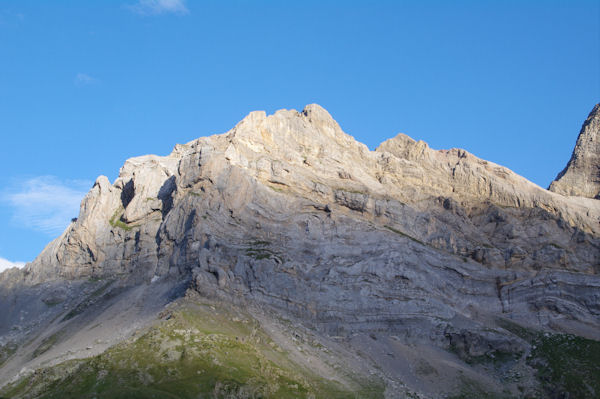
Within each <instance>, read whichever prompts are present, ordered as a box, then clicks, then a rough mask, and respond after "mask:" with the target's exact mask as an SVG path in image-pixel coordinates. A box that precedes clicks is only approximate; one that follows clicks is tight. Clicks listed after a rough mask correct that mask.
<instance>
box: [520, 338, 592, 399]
mask: <svg viewBox="0 0 600 399" xmlns="http://www.w3.org/2000/svg"><path fill="white" fill-rule="evenodd" d="M528 363H529V364H530V365H531V366H532V367H535V368H536V369H537V370H538V378H539V379H540V382H541V383H542V387H543V389H544V391H546V393H548V394H550V393H554V392H568V393H569V397H572V398H597V397H598V395H600V342H598V341H593V340H590V339H586V338H582V337H578V336H575V335H570V334H540V335H539V336H538V337H537V339H536V340H535V341H534V349H533V350H532V351H531V354H530V356H529V358H528Z"/></svg>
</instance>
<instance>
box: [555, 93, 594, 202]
mask: <svg viewBox="0 0 600 399" xmlns="http://www.w3.org/2000/svg"><path fill="white" fill-rule="evenodd" d="M548 189H549V190H550V191H554V192H555V193H559V194H562V195H571V196H578V197H587V198H595V199H600V104H596V106H595V107H594V109H593V110H592V112H590V115H589V116H588V118H587V119H586V121H585V122H584V123H583V126H582V127H581V132H580V133H579V137H578V138H577V144H576V145H575V149H574V150H573V155H572V156H571V159H570V160H569V163H568V164H567V166H566V167H565V168H564V169H563V171H562V172H560V173H559V174H558V176H556V179H555V180H554V181H553V182H552V184H550V187H549V188H548Z"/></svg>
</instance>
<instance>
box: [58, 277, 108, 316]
mask: <svg viewBox="0 0 600 399" xmlns="http://www.w3.org/2000/svg"><path fill="white" fill-rule="evenodd" d="M112 283H113V280H110V281H107V282H106V283H104V284H103V285H102V286H100V287H99V288H97V289H96V290H95V291H94V292H92V293H91V294H90V295H89V296H88V297H87V298H86V299H85V300H83V301H81V302H80V303H79V304H77V306H75V307H74V308H73V309H71V310H70V311H69V313H67V314H66V315H65V317H63V321H65V320H70V319H72V318H73V317H75V316H77V315H78V314H80V313H82V312H83V311H84V310H86V309H87V308H88V307H90V306H91V305H92V304H93V303H94V300H95V299H96V298H98V297H100V296H101V295H102V294H104V291H106V289H107V288H108V287H109V286H110V285H111V284H112Z"/></svg>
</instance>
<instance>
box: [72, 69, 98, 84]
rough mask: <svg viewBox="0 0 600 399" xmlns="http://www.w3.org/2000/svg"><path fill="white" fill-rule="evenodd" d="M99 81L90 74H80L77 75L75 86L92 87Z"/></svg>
mask: <svg viewBox="0 0 600 399" xmlns="http://www.w3.org/2000/svg"><path fill="white" fill-rule="evenodd" d="M97 81H98V80H97V79H96V78H93V77H91V76H90V75H88V74H85V73H81V72H80V73H78V74H77V75H75V84H76V85H77V86H87V85H90V84H92V83H96V82H97Z"/></svg>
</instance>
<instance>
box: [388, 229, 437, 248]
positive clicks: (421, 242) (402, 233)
mask: <svg viewBox="0 0 600 399" xmlns="http://www.w3.org/2000/svg"><path fill="white" fill-rule="evenodd" d="M383 227H385V228H386V229H388V230H389V231H392V232H394V233H396V234H399V235H401V236H402V237H406V238H408V239H410V240H413V241H414V242H417V243H419V244H421V245H427V244H426V243H424V242H423V241H421V240H419V239H418V238H415V237H413V236H410V235H408V234H406V233H404V232H402V231H400V230H398V229H395V228H393V227H392V226H388V225H387V224H386V225H385V226H383Z"/></svg>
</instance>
